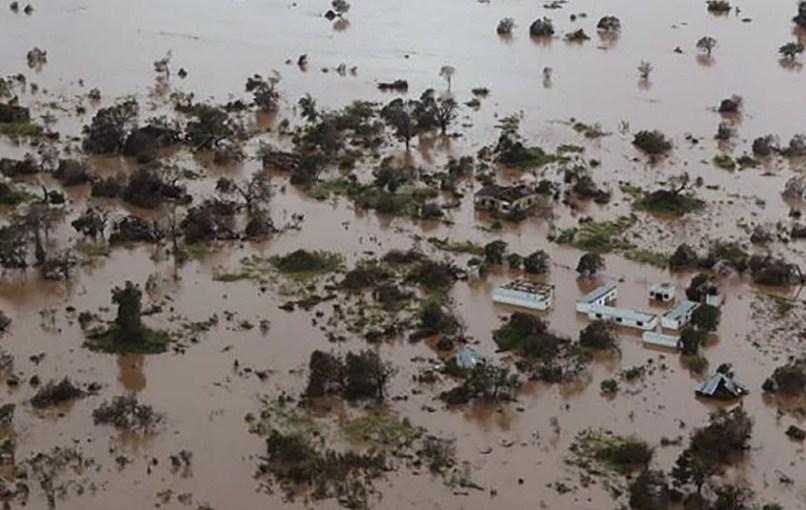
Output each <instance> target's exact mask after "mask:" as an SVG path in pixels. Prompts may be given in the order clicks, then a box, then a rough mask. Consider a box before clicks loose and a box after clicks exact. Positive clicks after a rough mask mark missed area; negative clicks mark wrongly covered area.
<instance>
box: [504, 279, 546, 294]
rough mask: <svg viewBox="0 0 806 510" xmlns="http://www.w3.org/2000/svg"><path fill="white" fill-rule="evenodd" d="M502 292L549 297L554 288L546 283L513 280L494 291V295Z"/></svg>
mask: <svg viewBox="0 0 806 510" xmlns="http://www.w3.org/2000/svg"><path fill="white" fill-rule="evenodd" d="M502 291H504V292H506V291H512V292H523V293H526V294H534V295H537V296H544V297H549V296H551V294H552V292H553V291H554V286H553V285H548V284H546V283H534V282H530V281H528V280H513V281H511V282H509V283H507V284H506V285H501V286H500V287H498V288H497V289H495V292H496V293H502Z"/></svg>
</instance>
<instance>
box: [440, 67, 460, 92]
mask: <svg viewBox="0 0 806 510" xmlns="http://www.w3.org/2000/svg"><path fill="white" fill-rule="evenodd" d="M454 74H456V68H455V67H453V66H442V67H441V68H440V70H439V76H440V77H441V78H442V79H443V80H445V81H446V82H448V91H449V92H450V90H451V82H452V81H453V75H454Z"/></svg>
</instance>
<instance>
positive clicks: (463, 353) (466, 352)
mask: <svg viewBox="0 0 806 510" xmlns="http://www.w3.org/2000/svg"><path fill="white" fill-rule="evenodd" d="M454 361H455V362H456V366H457V367H458V368H459V369H461V370H471V369H473V368H475V367H476V365H480V364H482V363H486V362H487V357H486V356H484V355H483V354H479V353H478V352H476V351H474V350H473V349H471V348H470V347H467V346H465V347H462V350H460V351H459V352H457V353H456V355H455V356H454Z"/></svg>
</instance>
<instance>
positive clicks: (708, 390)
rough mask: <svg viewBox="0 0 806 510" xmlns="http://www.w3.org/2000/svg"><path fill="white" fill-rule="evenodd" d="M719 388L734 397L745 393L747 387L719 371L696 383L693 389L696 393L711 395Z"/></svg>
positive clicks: (715, 393)
mask: <svg viewBox="0 0 806 510" xmlns="http://www.w3.org/2000/svg"><path fill="white" fill-rule="evenodd" d="M720 388H722V389H723V390H725V391H726V392H727V393H728V394H730V395H733V396H734V397H740V396H742V395H744V394H746V393H747V388H745V387H744V386H742V385H741V384H739V383H737V382H736V381H734V380H733V379H731V378H730V377H728V376H726V375H725V374H722V373H719V372H717V373H716V374H714V375H712V376H711V377H709V378H708V379H706V380H704V381H703V382H701V383H700V384H698V385H697V387H696V388H695V389H694V391H695V392H696V393H697V394H698V395H705V396H708V397H713V396H715V395H717V392H718V391H719V389H720Z"/></svg>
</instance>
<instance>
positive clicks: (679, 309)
mask: <svg viewBox="0 0 806 510" xmlns="http://www.w3.org/2000/svg"><path fill="white" fill-rule="evenodd" d="M698 306H700V304H699V303H695V302H694V301H683V302H681V303H680V304H679V305H677V306H675V307H674V308H673V309H671V310H669V311H668V312H666V315H665V316H664V317H665V318H666V319H669V320H672V321H675V322H677V321H679V320H680V319H682V318H684V317H685V316H686V315H688V313H689V312H691V311H692V310H694V309H695V308H697V307H698Z"/></svg>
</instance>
